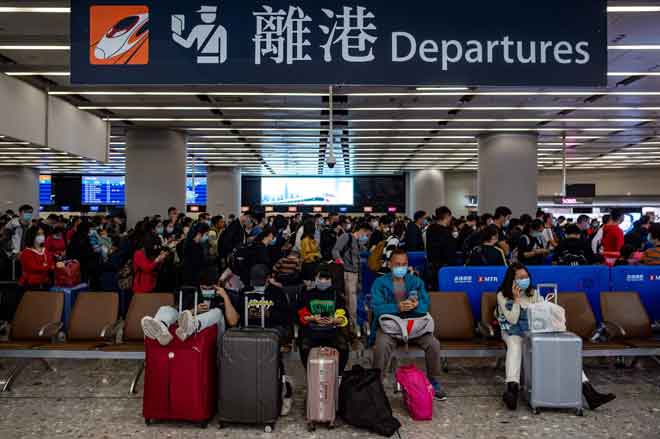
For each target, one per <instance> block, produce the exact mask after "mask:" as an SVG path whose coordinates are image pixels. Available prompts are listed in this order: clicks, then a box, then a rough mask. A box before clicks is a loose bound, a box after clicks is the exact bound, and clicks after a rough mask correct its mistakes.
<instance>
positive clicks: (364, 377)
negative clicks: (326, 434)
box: [339, 365, 401, 437]
mask: <svg viewBox="0 0 660 439" xmlns="http://www.w3.org/2000/svg"><path fill="white" fill-rule="evenodd" d="M339 417H340V418H341V419H343V421H344V422H346V423H347V424H348V425H352V426H353V427H358V428H364V429H367V430H369V431H371V432H373V433H376V434H379V435H381V436H384V437H391V436H392V435H394V434H395V433H396V434H397V435H398V434H399V429H400V428H401V423H400V422H399V421H398V420H397V419H396V418H395V417H394V416H393V415H392V407H391V406H390V401H389V400H388V399H387V395H385V389H384V388H383V383H382V381H381V380H380V370H379V369H368V370H367V369H364V368H362V367H361V366H357V365H356V366H353V369H351V370H349V371H346V372H344V376H343V378H342V381H341V386H340V387H339ZM399 437H400V436H399Z"/></svg>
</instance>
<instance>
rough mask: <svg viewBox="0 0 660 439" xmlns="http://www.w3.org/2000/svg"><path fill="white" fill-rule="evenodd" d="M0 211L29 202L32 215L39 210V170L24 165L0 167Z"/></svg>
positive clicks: (13, 208) (15, 209)
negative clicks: (32, 210)
mask: <svg viewBox="0 0 660 439" xmlns="http://www.w3.org/2000/svg"><path fill="white" fill-rule="evenodd" d="M0 203H1V204H0V211H2V212H3V213H4V211H6V210H7V209H12V210H13V211H14V212H16V213H18V208H19V207H21V206H22V205H23V204H29V205H30V206H32V208H33V209H34V215H35V217H36V216H37V213H38V212H39V170H38V169H36V168H27V167H24V166H16V167H13V166H10V167H4V166H3V167H2V168H0Z"/></svg>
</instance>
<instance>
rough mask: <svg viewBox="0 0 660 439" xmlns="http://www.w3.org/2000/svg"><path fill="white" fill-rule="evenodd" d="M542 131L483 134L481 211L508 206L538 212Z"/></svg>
mask: <svg viewBox="0 0 660 439" xmlns="http://www.w3.org/2000/svg"><path fill="white" fill-rule="evenodd" d="M537 149H538V134H535V133H534V134H531V133H518V134H499V133H498V134H484V135H481V136H479V176H478V180H479V183H478V185H479V213H491V214H492V213H494V212H495V209H496V208H497V207H498V206H506V207H508V208H509V209H511V210H512V211H513V215H514V216H520V215H521V214H523V213H528V214H530V215H532V216H533V215H534V213H535V212H536V208H537V204H538V190H537V188H538V165H537V162H538V158H537Z"/></svg>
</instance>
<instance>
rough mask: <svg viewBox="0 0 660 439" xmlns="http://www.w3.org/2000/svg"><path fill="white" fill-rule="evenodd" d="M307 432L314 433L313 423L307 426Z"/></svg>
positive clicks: (314, 426)
mask: <svg viewBox="0 0 660 439" xmlns="http://www.w3.org/2000/svg"><path fill="white" fill-rule="evenodd" d="M307 431H309V432H310V433H314V432H315V431H316V425H314V423H313V422H310V423H309V424H307Z"/></svg>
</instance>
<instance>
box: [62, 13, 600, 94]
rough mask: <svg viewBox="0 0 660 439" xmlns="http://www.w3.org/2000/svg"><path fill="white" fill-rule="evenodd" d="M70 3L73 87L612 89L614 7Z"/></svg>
mask: <svg viewBox="0 0 660 439" xmlns="http://www.w3.org/2000/svg"><path fill="white" fill-rule="evenodd" d="M71 3H72V16H71V39H72V53H71V64H72V82H73V83H75V84H127V85H128V84H136V85H138V84H163V85H165V84H365V85H424V84H456V85H484V86H486V85H491V86H498V85H500V86H518V85H520V86H603V85H605V84H606V67H607V10H606V6H607V3H606V1H605V0H588V1H576V0H552V1H540V0H499V1H495V0H463V1H455V0H434V1H433V0H408V1H405V2H399V1H390V0H361V1H355V0H351V1H340V0H298V1H295V0H288V1H251V0H225V1H220V0H205V1H201V2H200V1H189V0H186V1H181V0H157V1H144V0H143V1H140V0H134V1H125V0H94V1H89V0H72V2H71Z"/></svg>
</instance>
